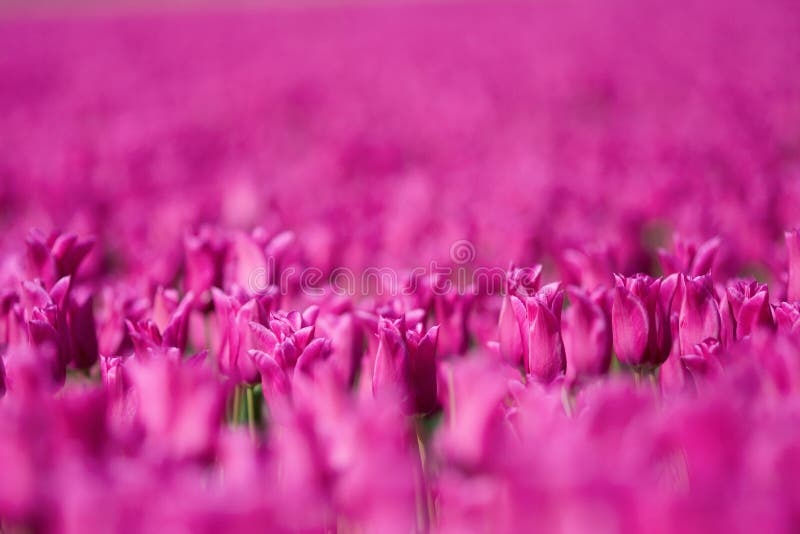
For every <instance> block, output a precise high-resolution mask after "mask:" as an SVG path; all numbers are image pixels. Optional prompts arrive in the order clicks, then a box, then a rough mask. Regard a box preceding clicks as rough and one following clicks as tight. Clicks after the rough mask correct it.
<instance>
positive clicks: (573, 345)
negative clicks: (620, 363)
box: [561, 287, 611, 380]
mask: <svg viewBox="0 0 800 534" xmlns="http://www.w3.org/2000/svg"><path fill="white" fill-rule="evenodd" d="M567 296H568V297H569V303H570V305H569V307H568V308H567V309H566V310H564V313H563V316H562V319H561V336H562V337H563V339H564V351H565V352H566V358H567V378H569V379H571V380H575V379H577V378H578V377H581V376H597V375H602V374H604V373H606V372H607V371H608V368H609V365H610V364H611V325H610V324H609V322H608V318H607V316H606V313H605V311H603V309H602V308H601V307H600V305H598V304H597V303H596V302H595V301H594V300H593V299H592V298H591V296H590V295H589V293H588V292H586V291H585V290H581V289H579V288H575V287H569V288H567Z"/></svg>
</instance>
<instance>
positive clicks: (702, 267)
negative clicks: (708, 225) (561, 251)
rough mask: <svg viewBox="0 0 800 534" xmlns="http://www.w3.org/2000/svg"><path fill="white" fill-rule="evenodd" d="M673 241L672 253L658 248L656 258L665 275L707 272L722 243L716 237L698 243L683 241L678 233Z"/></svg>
mask: <svg viewBox="0 0 800 534" xmlns="http://www.w3.org/2000/svg"><path fill="white" fill-rule="evenodd" d="M674 242H675V253H674V254H671V253H669V252H668V251H666V250H664V249H659V250H658V259H659V260H660V262H661V268H662V269H663V270H664V275H665V276H666V275H670V274H675V273H684V274H687V275H689V276H692V277H697V276H701V275H704V274H709V273H710V272H711V269H712V268H713V266H714V260H715V259H716V257H717V252H718V251H719V247H720V245H721V244H722V240H721V239H720V238H718V237H715V238H712V239H709V240H708V241H706V242H704V243H700V244H698V243H694V242H691V241H685V240H683V239H681V237H680V236H678V235H676V236H675V239H674Z"/></svg>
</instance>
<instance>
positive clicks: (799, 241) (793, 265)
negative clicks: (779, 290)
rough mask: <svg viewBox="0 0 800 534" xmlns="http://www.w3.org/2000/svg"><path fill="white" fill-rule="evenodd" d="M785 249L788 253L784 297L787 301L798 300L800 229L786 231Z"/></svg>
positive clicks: (799, 291) (799, 289)
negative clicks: (787, 271)
mask: <svg viewBox="0 0 800 534" xmlns="http://www.w3.org/2000/svg"><path fill="white" fill-rule="evenodd" d="M785 237H786V249H787V251H788V253H789V280H788V282H789V284H788V286H787V289H786V298H787V300H788V301H789V302H797V301H800V229H795V230H791V231H789V232H786V234H785Z"/></svg>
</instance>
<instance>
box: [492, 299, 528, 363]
mask: <svg viewBox="0 0 800 534" xmlns="http://www.w3.org/2000/svg"><path fill="white" fill-rule="evenodd" d="M527 317H528V312H527V310H526V309H525V304H523V303H522V301H521V300H520V299H519V298H517V297H516V296H514V295H508V294H506V295H504V296H503V304H502V306H501V308H500V320H499V322H498V325H497V334H498V346H499V350H500V356H502V358H503V359H504V360H505V361H506V362H508V363H510V364H512V365H519V364H520V363H521V362H522V355H523V341H522V336H523V325H524V324H525V323H526V321H527Z"/></svg>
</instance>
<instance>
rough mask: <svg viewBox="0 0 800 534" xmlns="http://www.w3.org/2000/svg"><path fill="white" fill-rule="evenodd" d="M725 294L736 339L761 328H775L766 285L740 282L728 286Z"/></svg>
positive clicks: (754, 282)
mask: <svg viewBox="0 0 800 534" xmlns="http://www.w3.org/2000/svg"><path fill="white" fill-rule="evenodd" d="M726 294H727V302H728V304H729V306H730V308H731V313H732V315H733V319H734V321H735V337H736V339H742V338H743V337H745V336H748V335H750V334H751V333H752V332H754V331H755V330H758V329H761V328H764V329H770V330H772V329H774V328H775V321H774V320H773V319H772V311H771V310H770V306H769V290H768V289H767V285H766V284H759V283H758V282H756V281H755V280H753V281H750V282H745V281H740V282H737V283H735V284H731V285H729V286H728V289H727V291H726Z"/></svg>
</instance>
